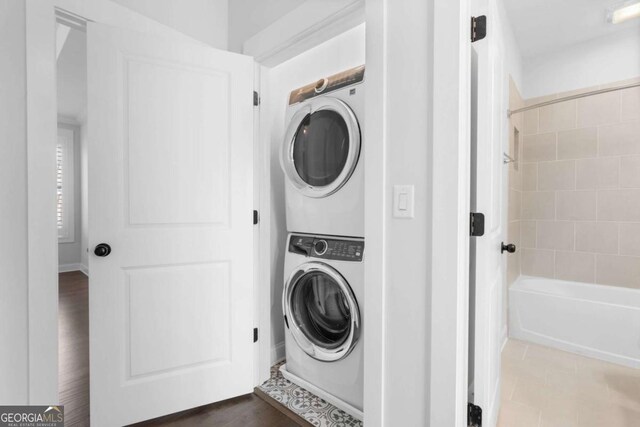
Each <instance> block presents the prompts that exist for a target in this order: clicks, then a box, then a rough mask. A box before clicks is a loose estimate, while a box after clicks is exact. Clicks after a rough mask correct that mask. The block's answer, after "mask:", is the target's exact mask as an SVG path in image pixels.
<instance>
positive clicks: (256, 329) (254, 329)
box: [253, 328, 258, 342]
mask: <svg viewBox="0 0 640 427" xmlns="http://www.w3.org/2000/svg"><path fill="white" fill-rule="evenodd" d="M253 342H258V328H253Z"/></svg>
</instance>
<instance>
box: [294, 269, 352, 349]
mask: <svg viewBox="0 0 640 427" xmlns="http://www.w3.org/2000/svg"><path fill="white" fill-rule="evenodd" d="M282 310H283V312H284V314H285V319H286V322H287V327H288V328H289V330H290V331H291V334H292V335H293V338H294V339H295V341H296V343H297V344H298V345H299V346H300V348H302V349H303V350H304V351H305V352H306V353H307V354H308V355H309V356H311V357H313V358H314V359H317V360H321V361H326V362H331V361H336V360H340V359H342V358H344V357H346V356H347V355H348V354H349V353H350V352H351V350H353V348H354V346H355V345H356V342H357V341H358V337H359V335H360V311H359V309H358V303H357V301H356V298H355V295H354V294H353V291H352V290H351V287H350V286H349V284H348V283H347V281H346V280H345V279H344V277H342V275H341V274H340V273H338V272H337V271H336V270H335V269H333V268H332V267H330V266H329V265H327V264H324V263H320V262H309V263H306V264H303V265H301V266H300V267H298V268H297V269H296V270H295V271H294V272H293V274H292V275H291V277H290V278H289V280H288V281H287V283H286V284H285V287H284V293H283V295H282Z"/></svg>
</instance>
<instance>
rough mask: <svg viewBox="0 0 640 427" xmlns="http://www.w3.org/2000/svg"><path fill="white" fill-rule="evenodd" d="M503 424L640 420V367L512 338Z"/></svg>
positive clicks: (623, 426) (627, 426)
mask: <svg viewBox="0 0 640 427" xmlns="http://www.w3.org/2000/svg"><path fill="white" fill-rule="evenodd" d="M501 403H502V404H501V410H500V417H499V420H498V427H574V426H575V427H578V426H579V427H592V426H593V427H595V426H597V427H632V426H640V369H632V368H627V367H624V366H620V365H614V364H611V363H607V362H603V361H600V360H595V359H590V358H586V357H582V356H578V355H575V354H573V353H567V352H564V351H559V350H555V349H552V348H548V347H542V346H539V345H535V344H529V343H526V342H523V341H517V340H509V342H507V344H506V346H505V348H504V350H503V352H502V402H501Z"/></svg>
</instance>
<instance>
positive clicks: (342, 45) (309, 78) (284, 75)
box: [261, 25, 365, 349]
mask: <svg viewBox="0 0 640 427" xmlns="http://www.w3.org/2000/svg"><path fill="white" fill-rule="evenodd" d="M364 57H365V29H364V25H360V26H359V27H357V28H354V29H352V30H350V31H347V32H346V33H344V34H342V35H340V36H338V37H336V38H334V39H332V40H329V41H328V42H325V43H323V44H321V45H319V46H317V47H315V48H314V49H311V50H309V51H307V52H305V53H303V54H301V55H299V56H297V57H295V58H293V59H291V60H289V61H287V62H285V63H283V64H281V65H279V66H277V67H274V68H272V69H266V70H265V72H266V73H267V81H268V86H267V87H266V88H263V89H262V94H261V95H262V102H263V104H262V111H263V112H264V114H267V115H268V118H267V119H266V120H264V122H265V123H271V124H272V127H271V129H266V130H265V132H268V134H269V140H270V144H271V182H272V184H271V185H272V190H271V191H272V194H271V209H272V211H271V241H272V250H271V275H272V277H271V284H272V289H271V313H272V329H271V330H272V336H271V346H272V348H274V347H276V346H278V345H279V344H281V343H282V342H283V341H284V323H283V317H282V287H283V285H284V277H283V268H284V254H285V252H286V245H285V242H286V239H287V230H286V222H285V209H284V208H285V204H284V203H285V201H284V179H285V178H284V174H283V172H282V169H281V167H280V147H281V144H282V139H283V138H284V132H285V123H284V120H285V118H284V115H285V111H286V108H287V99H288V96H289V93H290V92H291V91H292V90H293V89H296V88H298V87H300V86H304V85H306V84H308V83H310V82H314V81H316V80H318V79H319V78H321V77H325V76H329V75H332V74H335V73H338V72H340V71H344V70H346V69H349V68H352V67H355V66H358V65H362V64H364V60H365V58H364ZM279 348H282V349H283V348H284V347H279Z"/></svg>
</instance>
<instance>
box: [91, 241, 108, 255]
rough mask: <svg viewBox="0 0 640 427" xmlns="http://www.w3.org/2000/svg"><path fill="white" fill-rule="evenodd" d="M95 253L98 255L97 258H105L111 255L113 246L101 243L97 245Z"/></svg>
mask: <svg viewBox="0 0 640 427" xmlns="http://www.w3.org/2000/svg"><path fill="white" fill-rule="evenodd" d="M93 253H94V254H96V256H101V257H105V256H107V255H109V254H110V253H111V246H109V245H107V244H106V243H99V244H98V245H96V248H95V249H94V250H93Z"/></svg>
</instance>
